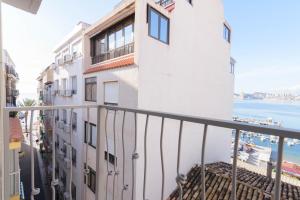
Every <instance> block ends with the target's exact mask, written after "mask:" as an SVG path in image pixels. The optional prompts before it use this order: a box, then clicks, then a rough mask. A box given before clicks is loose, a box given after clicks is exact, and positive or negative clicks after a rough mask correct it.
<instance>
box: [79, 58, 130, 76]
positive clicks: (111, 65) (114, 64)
mask: <svg viewBox="0 0 300 200" xmlns="http://www.w3.org/2000/svg"><path fill="white" fill-rule="evenodd" d="M132 64H134V58H133V55H132V54H131V55H129V56H126V57H122V58H120V59H114V60H112V61H108V62H105V63H100V64H99V65H97V66H91V67H90V68H89V69H87V70H86V71H85V72H84V74H89V73H94V72H99V71H104V70H109V69H115V68H120V67H125V66H128V65H132Z"/></svg>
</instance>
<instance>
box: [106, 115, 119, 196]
mask: <svg viewBox="0 0 300 200" xmlns="http://www.w3.org/2000/svg"><path fill="white" fill-rule="evenodd" d="M116 112H117V111H116V110H115V111H114V121H113V135H114V178H113V200H115V187H116V186H115V184H116V176H117V170H118V169H117V168H118V166H117V159H116V158H117V142H116ZM108 160H109V154H107V161H108Z"/></svg>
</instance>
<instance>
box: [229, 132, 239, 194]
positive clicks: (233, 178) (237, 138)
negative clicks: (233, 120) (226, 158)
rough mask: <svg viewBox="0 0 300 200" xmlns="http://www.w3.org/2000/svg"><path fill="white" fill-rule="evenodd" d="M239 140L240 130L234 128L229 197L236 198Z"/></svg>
mask: <svg viewBox="0 0 300 200" xmlns="http://www.w3.org/2000/svg"><path fill="white" fill-rule="evenodd" d="M239 140H240V130H235V140H234V152H233V164H232V165H233V168H232V189H231V197H232V198H231V199H232V200H236V185H237V180H236V176H237V156H238V155H237V154H238V146H239Z"/></svg>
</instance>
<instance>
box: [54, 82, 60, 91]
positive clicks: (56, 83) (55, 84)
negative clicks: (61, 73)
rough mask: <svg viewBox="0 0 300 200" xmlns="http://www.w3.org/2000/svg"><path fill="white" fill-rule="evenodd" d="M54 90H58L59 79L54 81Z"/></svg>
mask: <svg viewBox="0 0 300 200" xmlns="http://www.w3.org/2000/svg"><path fill="white" fill-rule="evenodd" d="M54 88H55V89H54V90H59V80H55V81H54Z"/></svg>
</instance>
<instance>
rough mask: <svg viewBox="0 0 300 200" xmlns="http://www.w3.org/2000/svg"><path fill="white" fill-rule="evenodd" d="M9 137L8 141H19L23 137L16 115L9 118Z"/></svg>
mask: <svg viewBox="0 0 300 200" xmlns="http://www.w3.org/2000/svg"><path fill="white" fill-rule="evenodd" d="M9 129H10V130H9V134H10V136H9V139H10V142H17V141H20V140H21V139H22V137H23V132H22V127H21V122H20V120H19V119H18V118H17V117H14V118H13V117H10V118H9Z"/></svg>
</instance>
